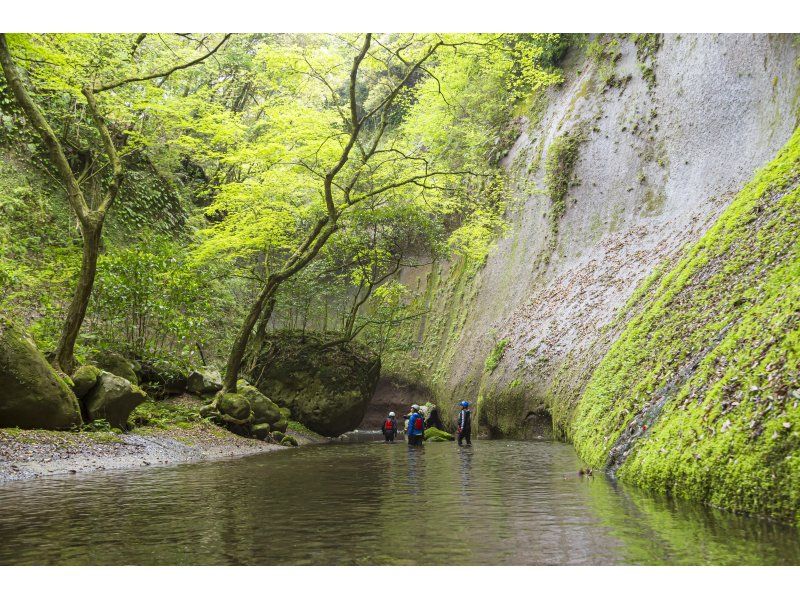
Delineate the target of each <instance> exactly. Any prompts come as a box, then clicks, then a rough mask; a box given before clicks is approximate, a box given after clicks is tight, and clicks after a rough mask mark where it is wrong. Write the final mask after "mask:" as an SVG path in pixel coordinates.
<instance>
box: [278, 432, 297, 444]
mask: <svg viewBox="0 0 800 598" xmlns="http://www.w3.org/2000/svg"><path fill="white" fill-rule="evenodd" d="M281 444H282V445H284V446H298V443H297V439H296V438H295V437H294V436H290V435H289V434H286V436H284V437H283V438H282V439H281Z"/></svg>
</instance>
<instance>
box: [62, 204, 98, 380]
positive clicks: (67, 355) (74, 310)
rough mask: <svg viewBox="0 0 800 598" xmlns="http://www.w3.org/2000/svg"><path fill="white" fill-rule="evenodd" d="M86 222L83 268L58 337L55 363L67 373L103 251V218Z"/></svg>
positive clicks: (71, 368)
mask: <svg viewBox="0 0 800 598" xmlns="http://www.w3.org/2000/svg"><path fill="white" fill-rule="evenodd" d="M93 220H94V221H93V222H92V223H91V224H89V225H87V226H82V227H81V230H82V233H83V260H82V261H81V271H80V276H79V278H78V284H77V286H76V287H75V293H74V295H73V296H72V302H71V303H70V305H69V310H68V311H67V317H66V319H65V320H64V325H63V327H62V328H61V337H60V338H59V339H58V345H57V347H56V353H55V356H54V357H53V365H54V366H55V367H56V368H58V369H60V370H61V371H62V372H64V373H65V374H71V373H72V370H73V369H74V367H75V355H74V352H75V341H76V340H77V339H78V333H79V332H80V329H81V324H83V320H84V318H85V317H86V308H87V307H88V305H89V297H91V294H92V288H93V287H94V278H95V274H96V273H97V257H98V255H99V253H100V237H101V235H102V232H103V219H102V218H96V219H93Z"/></svg>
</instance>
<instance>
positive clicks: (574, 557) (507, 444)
mask: <svg viewBox="0 0 800 598" xmlns="http://www.w3.org/2000/svg"><path fill="white" fill-rule="evenodd" d="M580 467H581V464H580V462H579V461H578V459H577V456H576V455H575V452H574V450H573V449H572V447H571V446H569V445H566V444H561V443H558V442H550V441H541V442H511V441H500V440H496V441H482V442H476V443H475V444H474V445H473V447H472V448H471V449H470V448H464V449H459V448H458V447H456V446H454V443H436V444H435V443H430V444H427V445H426V446H425V447H424V449H422V450H414V449H411V450H410V449H409V448H408V447H407V446H405V445H403V444H399V443H398V444H395V445H385V444H383V443H374V442H371V443H360V444H331V445H322V446H311V447H305V448H301V449H298V450H287V451H279V452H276V453H272V454H264V455H258V456H254V457H248V458H244V459H237V460H230V461H217V462H211V463H199V464H192V465H180V466H174V467H159V468H148V469H143V470H133V471H126V472H114V473H100V474H98V473H93V474H87V475H78V476H69V477H61V478H57V479H56V478H51V479H46V480H36V481H32V482H13V483H8V484H4V485H0V563H2V564H160V565H173V564H530V565H537V564H617V563H619V564H800V536H799V535H798V533H797V531H796V530H795V529H794V528H791V527H785V526H781V525H777V524H773V523H769V522H765V521H760V520H756V519H749V518H744V517H737V516H734V515H730V514H726V513H722V512H719V511H716V510H713V509H708V508H705V507H702V506H699V505H694V504H686V503H678V502H674V501H670V500H667V499H665V498H661V497H650V496H647V495H645V494H642V493H641V492H638V491H635V490H632V489H623V488H622V487H619V486H615V485H614V484H613V483H612V482H611V481H609V480H608V479H606V478H605V477H604V476H597V475H596V476H595V477H593V478H588V479H587V478H581V477H578V476H577V475H576V474H575V472H577V470H578V469H579V468H580Z"/></svg>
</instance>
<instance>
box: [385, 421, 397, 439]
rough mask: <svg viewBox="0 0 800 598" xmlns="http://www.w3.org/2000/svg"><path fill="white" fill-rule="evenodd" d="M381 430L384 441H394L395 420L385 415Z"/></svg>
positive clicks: (395, 431) (395, 432)
mask: <svg viewBox="0 0 800 598" xmlns="http://www.w3.org/2000/svg"><path fill="white" fill-rule="evenodd" d="M381 432H383V437H384V438H385V439H386V442H394V437H395V435H396V434H397V420H396V419H395V418H393V417H387V418H386V419H385V420H384V421H383V425H382V426H381Z"/></svg>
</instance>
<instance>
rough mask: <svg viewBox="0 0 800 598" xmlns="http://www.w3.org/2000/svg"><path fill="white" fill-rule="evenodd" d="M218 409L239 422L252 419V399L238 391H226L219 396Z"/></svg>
mask: <svg viewBox="0 0 800 598" xmlns="http://www.w3.org/2000/svg"><path fill="white" fill-rule="evenodd" d="M217 410H218V411H219V412H220V414H222V415H227V416H228V417H229V418H231V419H232V420H235V421H236V422H239V423H245V422H248V421H251V417H252V411H251V409H250V401H248V400H247V397H245V396H244V395H241V394H238V393H232V392H226V393H225V394H221V395H220V396H219V397H217Z"/></svg>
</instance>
